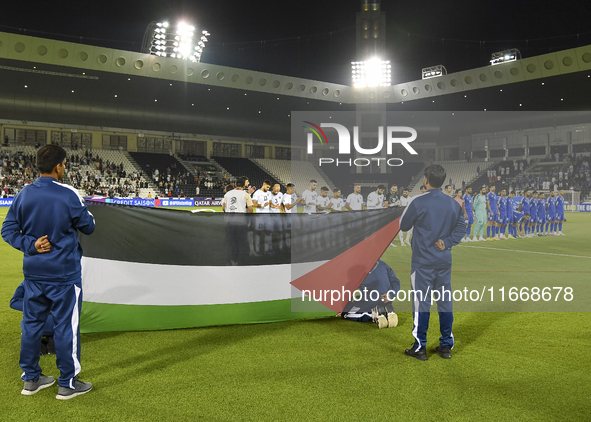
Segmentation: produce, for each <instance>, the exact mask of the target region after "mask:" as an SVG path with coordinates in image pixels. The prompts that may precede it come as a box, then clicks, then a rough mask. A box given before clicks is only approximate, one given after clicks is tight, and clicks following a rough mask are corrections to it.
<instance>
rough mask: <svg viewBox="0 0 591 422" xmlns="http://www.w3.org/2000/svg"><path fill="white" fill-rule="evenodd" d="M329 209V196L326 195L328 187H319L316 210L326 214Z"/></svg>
mask: <svg viewBox="0 0 591 422" xmlns="http://www.w3.org/2000/svg"><path fill="white" fill-rule="evenodd" d="M329 210H330V198H329V197H328V188H327V187H326V186H322V188H320V196H318V197H317V198H316V211H318V212H319V213H322V214H328V212H329Z"/></svg>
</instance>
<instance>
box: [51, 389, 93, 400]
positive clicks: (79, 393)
mask: <svg viewBox="0 0 591 422" xmlns="http://www.w3.org/2000/svg"><path fill="white" fill-rule="evenodd" d="M90 390H92V387H90V388H89V389H88V390H86V391H79V392H77V393H72V394H70V395H69V396H60V395H59V394H58V395H57V396H55V398H56V399H58V400H70V399H73V398H74V397H76V396H81V395H82V394H86V393H88V392H89V391H90Z"/></svg>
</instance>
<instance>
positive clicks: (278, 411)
mask: <svg viewBox="0 0 591 422" xmlns="http://www.w3.org/2000/svg"><path fill="white" fill-rule="evenodd" d="M6 212H7V209H6V208H3V209H0V222H2V221H3V220H4V217H5V215H6ZM567 218H568V220H569V221H568V223H566V224H565V226H564V229H563V231H564V232H565V234H566V236H564V237H549V238H534V239H523V240H512V241H504V242H486V243H485V242H481V243H478V244H475V245H476V246H486V247H490V248H499V249H503V248H505V249H507V248H509V249H515V250H517V249H519V250H523V251H530V252H546V253H555V254H563V255H577V256H586V257H591V246H590V243H589V239H590V238H591V214H586V213H580V214H577V213H572V214H571V213H569V214H567ZM396 243H397V244H399V243H398V241H396ZM470 246H472V245H466V246H463V245H462V246H461V247H458V248H455V249H454V253H453V256H454V258H453V259H454V267H453V270H454V273H453V275H452V284H453V283H454V280H456V281H457V282H462V281H466V280H467V279H469V278H478V279H479V280H480V281H482V282H483V283H485V282H486V283H488V284H489V285H492V284H497V285H498V284H499V283H500V282H499V280H502V281H503V280H506V282H507V283H509V282H518V281H519V280H521V279H523V278H524V277H540V279H541V280H545V281H552V282H554V283H560V284H561V285H568V283H569V282H570V281H574V280H575V279H576V280H580V279H581V278H584V279H587V280H588V279H589V276H590V274H591V265H590V264H591V261H590V260H589V259H586V258H577V257H565V256H559V255H543V254H535V253H510V252H506V251H497V250H490V249H479V248H470ZM410 254H411V252H410V248H401V247H400V246H399V247H397V248H389V249H388V250H387V251H386V253H385V254H384V257H383V259H384V260H385V261H386V262H387V263H388V264H389V265H391V266H392V268H393V269H394V270H395V271H396V272H397V274H398V276H399V277H400V279H401V280H402V284H403V288H409V284H410V282H409V270H410ZM21 268H22V254H21V253H20V252H18V251H16V250H14V249H12V248H11V247H10V246H9V245H7V244H6V243H4V242H0V303H2V306H0V318H1V320H2V330H1V336H0V367H1V368H2V370H1V371H2V372H1V376H0V392H1V395H0V420H3V421H12V420H14V421H29V420H42V421H54V420H55V421H57V420H60V421H61V420H89V421H101V420H105V421H107V420H108V421H119V420H130V421H135V420H150V421H160V420H206V421H230V420H252V421H261V420H272V421H287V420H295V421H332V420H335V421H336V420H360V421H371V420H425V421H452V420H453V421H480V420H507V421H513V420H518V421H557V420H560V421H584V420H590V418H591V417H590V413H589V409H590V407H589V391H590V387H591V385H590V384H591V378H590V376H589V374H590V369H589V368H591V352H590V350H591V313H557V312H547V313H511V312H506V313H486V312H478V313H476V312H474V313H468V312H458V313H456V314H455V323H454V335H455V338H456V347H455V349H454V350H453V358H452V359H451V360H443V359H441V358H440V357H439V356H437V355H435V354H434V353H433V351H432V349H433V348H434V347H435V345H436V344H437V339H438V337H439V334H438V318H437V314H436V313H433V314H432V317H431V325H430V329H429V333H428V335H429V345H428V354H429V360H428V361H426V362H420V361H417V360H415V359H412V358H409V357H407V356H404V355H403V349H404V348H407V347H408V346H409V345H410V344H411V342H412V335H411V326H412V316H411V314H410V313H407V312H402V313H400V315H399V317H400V323H399V326H398V327H397V328H393V329H384V330H378V329H377V326H375V324H361V323H354V322H348V321H344V320H341V319H338V318H321V319H313V320H301V321H293V322H285V323H272V324H259V325H237V326H223V327H208V328H197V329H187V330H172V331H154V332H130V333H100V334H85V335H82V368H83V369H82V373H81V379H82V380H83V381H90V382H92V383H93V384H94V390H93V391H92V392H90V393H88V394H86V395H84V396H81V397H77V398H75V399H73V400H71V401H67V402H60V401H58V400H56V399H55V395H56V393H57V386H54V387H51V388H48V389H45V390H42V391H41V392H39V393H37V394H36V395H34V396H32V397H27V396H21V395H20V390H21V389H22V382H21V381H20V379H19V376H20V374H21V372H22V371H21V370H20V368H19V366H18V359H19V347H20V346H19V345H20V326H19V321H20V319H21V315H20V313H19V312H16V311H14V310H12V309H10V308H9V307H8V302H9V300H10V298H11V297H12V294H13V292H14V289H15V288H16V286H17V285H18V284H19V283H20V282H21V281H22V269H21ZM500 270H502V271H504V272H502V273H499V272H497V271H500ZM529 271H537V272H536V273H529ZM575 294H576V292H575ZM41 365H42V367H43V369H44V373H45V374H46V375H53V376H55V377H57V376H58V374H59V373H58V371H57V369H56V367H55V356H43V357H42V358H41Z"/></svg>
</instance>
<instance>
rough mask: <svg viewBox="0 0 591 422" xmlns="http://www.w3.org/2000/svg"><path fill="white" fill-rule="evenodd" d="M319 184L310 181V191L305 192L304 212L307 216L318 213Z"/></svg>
mask: <svg viewBox="0 0 591 422" xmlns="http://www.w3.org/2000/svg"><path fill="white" fill-rule="evenodd" d="M317 184H318V182H316V180H310V185H309V187H308V189H306V190H305V191H304V193H303V194H302V199H303V200H304V204H305V206H304V212H305V213H307V214H312V213H315V212H316V198H317V197H318V192H316V185H317Z"/></svg>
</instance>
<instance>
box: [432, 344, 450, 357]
mask: <svg viewBox="0 0 591 422" xmlns="http://www.w3.org/2000/svg"><path fill="white" fill-rule="evenodd" d="M435 352H436V353H437V354H438V355H439V356H441V357H442V358H443V359H451V347H449V346H445V347H441V346H437V347H436V348H435Z"/></svg>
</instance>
